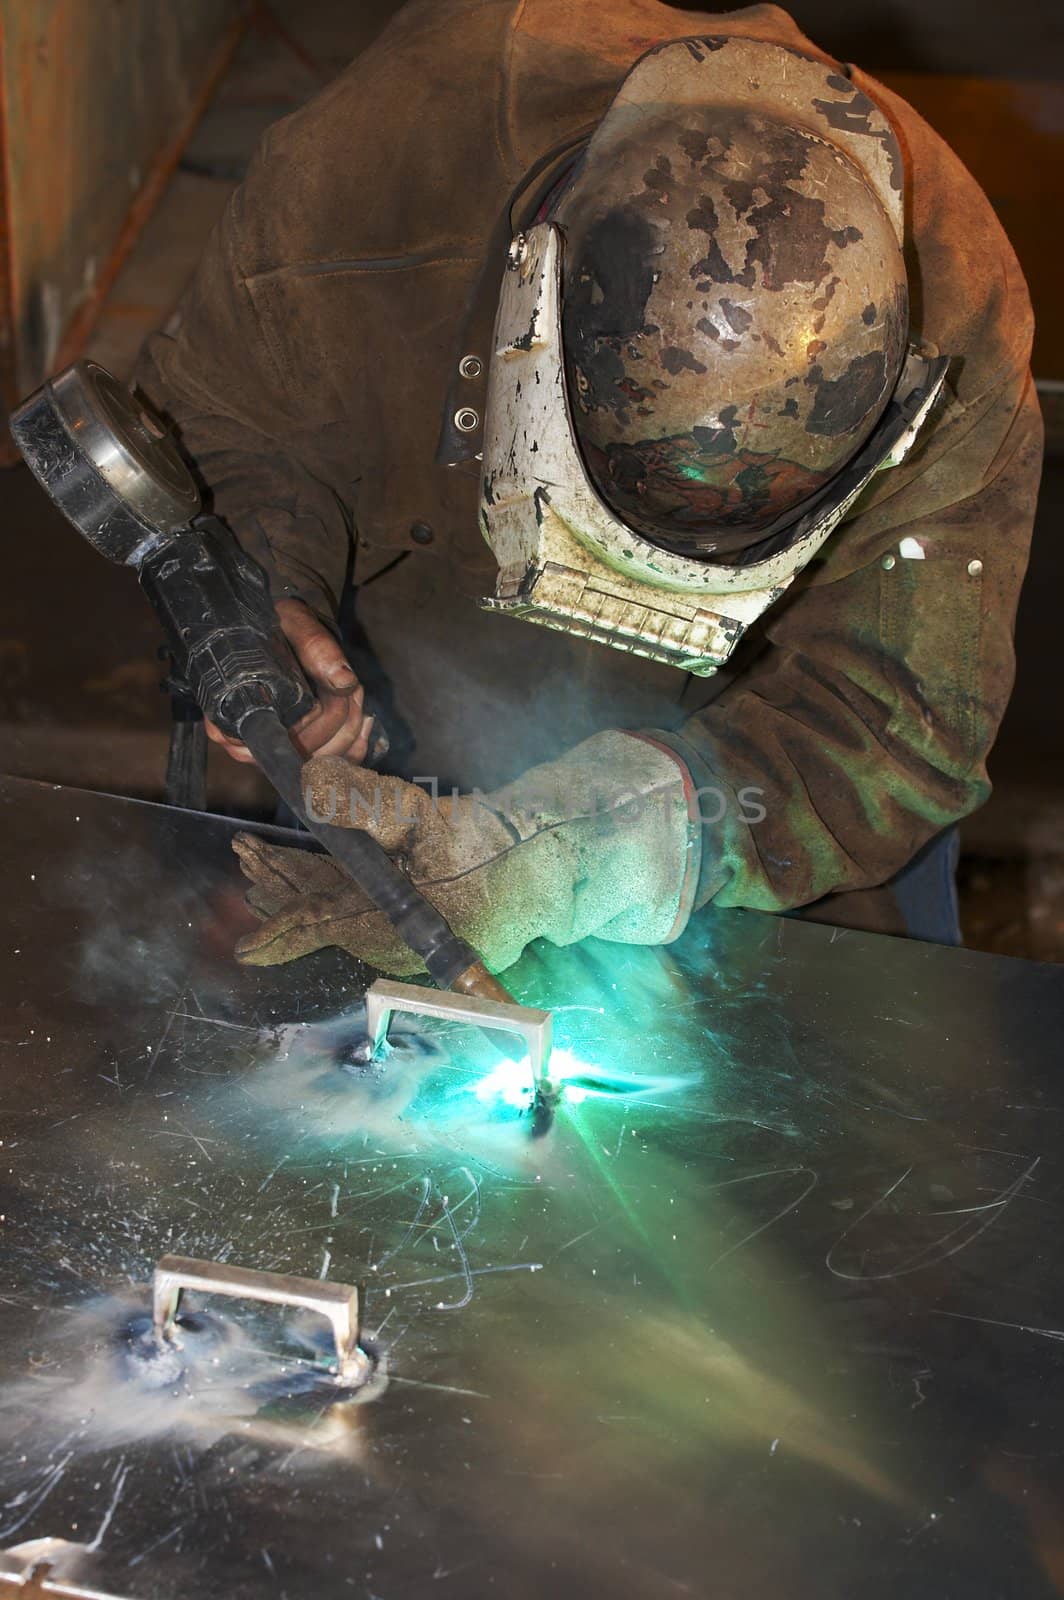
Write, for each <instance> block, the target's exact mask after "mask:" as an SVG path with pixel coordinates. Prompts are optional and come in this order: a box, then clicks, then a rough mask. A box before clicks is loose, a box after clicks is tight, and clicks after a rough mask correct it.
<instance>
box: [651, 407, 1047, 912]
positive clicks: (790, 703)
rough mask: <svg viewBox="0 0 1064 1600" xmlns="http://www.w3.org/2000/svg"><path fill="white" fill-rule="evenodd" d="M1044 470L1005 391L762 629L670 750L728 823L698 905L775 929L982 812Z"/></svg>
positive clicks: (1036, 436)
mask: <svg viewBox="0 0 1064 1600" xmlns="http://www.w3.org/2000/svg"><path fill="white" fill-rule="evenodd" d="M966 420H968V421H970V419H966ZM957 425H958V426H960V424H957ZM962 444H963V448H962ZM1040 459H1041V417H1040V415H1039V411H1038V405H1037V400H1036V398H1035V395H1034V390H1033V386H1032V385H1031V383H1030V380H1029V378H1027V377H1026V376H1024V377H1017V378H1016V379H1015V380H1014V381H1012V382H1011V383H1009V384H1008V385H1005V386H1004V387H1003V388H1002V389H1001V390H1000V391H999V392H998V394H997V395H996V396H994V397H992V398H991V402H990V403H989V404H987V405H986V407H985V408H984V409H983V411H982V414H981V416H980V418H979V420H978V421H977V422H974V423H972V424H971V425H970V426H966V427H965V431H964V437H963V441H960V440H958V442H957V446H956V450H955V451H953V452H951V451H947V452H946V453H945V454H944V455H943V456H942V457H941V458H940V460H939V463H938V466H937V471H933V472H931V473H929V474H928V476H927V481H925V480H924V479H921V478H919V477H917V478H915V479H913V480H912V481H910V483H909V484H908V485H907V486H906V487H905V488H904V489H902V490H901V491H900V492H899V493H898V494H897V495H896V496H895V497H894V500H893V507H894V511H895V517H894V522H893V527H887V526H885V525H884V522H885V519H884V517H883V514H882V507H880V510H879V518H878V520H879V523H880V529H879V531H880V544H879V549H880V553H878V554H877V556H876V558H875V559H874V560H872V561H870V562H868V563H867V564H866V565H864V566H862V567H860V568H858V569H857V570H849V569H848V568H847V567H846V566H845V564H841V565H843V570H844V576H842V577H840V578H839V579H838V581H835V582H832V581H830V580H829V578H828V573H829V572H830V569H831V556H830V554H829V556H828V559H827V561H826V562H825V563H824V571H823V572H822V573H820V574H819V575H817V578H816V581H814V580H813V579H812V578H810V577H809V575H807V580H806V581H805V582H802V583H800V584H799V585H798V586H796V589H797V592H794V593H792V595H791V596H790V597H789V598H788V600H786V601H785V602H784V603H783V605H782V606H781V608H780V610H779V612H778V613H777V614H776V615H775V616H772V615H771V614H770V617H771V620H770V622H769V625H768V627H767V629H766V634H767V645H766V648H765V649H764V650H763V651H762V653H761V654H760V655H759V656H758V657H757V659H756V660H755V662H754V663H753V664H752V665H751V666H750V667H749V668H748V670H747V671H745V672H744V673H743V674H741V676H740V677H739V678H738V679H737V680H736V681H735V683H734V684H732V685H731V686H730V687H729V688H728V689H726V690H725V691H724V693H723V694H722V695H721V696H720V698H719V699H718V700H717V701H715V702H714V704H713V705H712V706H710V707H709V708H708V709H707V710H705V711H703V712H701V713H699V714H698V715H696V716H695V717H693V718H692V719H691V720H690V721H689V722H687V723H686V724H685V725H684V727H683V729H682V731H681V734H680V735H679V736H672V737H668V736H666V738H667V742H668V743H670V744H671V745H672V746H673V748H675V749H676V750H677V751H678V753H679V754H681V756H683V757H684V759H686V760H687V762H688V764H689V766H690V767H691V769H692V772H693V773H694V775H695V778H696V781H697V783H698V784H699V786H701V787H704V788H706V789H707V791H708V793H709V794H710V795H711V796H712V799H711V801H707V803H706V805H705V806H704V812H705V814H706V815H707V816H710V817H713V818H716V817H717V815H718V812H720V811H721V810H723V813H724V814H723V816H722V817H721V818H720V820H719V821H713V822H712V823H707V825H706V826H705V829H704V837H703V847H702V875H701V882H700V886H699V893H698V903H699V904H704V903H705V902H706V901H708V900H712V901H714V902H715V903H716V904H718V905H724V906H749V907H754V908H760V909H764V910H769V911H779V910H785V909H788V908H791V907H795V906H800V905H805V904H808V903H809V902H811V901H813V900H817V899H819V898H820V897H821V896H822V895H825V894H828V893H831V892H833V891H836V890H849V889H860V888H868V887H871V886H873V885H876V884H880V883H883V882H885V881H886V880H887V879H888V878H890V877H891V876H893V874H894V873H895V872H897V871H899V870H900V869H901V868H902V867H903V866H905V865H906V863H907V862H908V861H909V860H910V859H911V857H912V856H913V854H914V853H915V852H916V850H918V849H919V848H920V846H921V845H922V844H924V843H925V842H926V841H927V840H928V839H930V838H931V837H932V836H933V835H934V834H935V833H936V832H938V831H939V830H940V829H941V828H943V827H945V826H946V825H947V824H949V823H951V822H954V821H956V820H958V819H959V818H961V817H963V816H965V815H966V814H967V813H968V812H970V811H972V810H974V809H975V807H976V806H978V805H979V804H981V803H982V801H983V800H984V799H985V798H986V796H987V794H988V793H989V788H990V786H989V782H988V779H987V776H986V757H987V754H988V752H989V750H990V747H991V745H992V743H993V740H994V737H995V735H996V733H997V728H998V724H999V723H1000V721H1001V717H1002V715H1003V713H1004V710H1005V706H1006V704H1007V701H1008V697H1009V693H1010V691H1011V687H1012V680H1013V666H1014V660H1013V646H1012V630H1013V624H1014V619H1015V613H1016V605H1017V600H1018V597H1019V591H1020V585H1021V583H1022V580H1023V575H1024V571H1025V569H1026V564H1027V553H1028V546H1029V541H1030V532H1031V524H1032V521H1033V515H1034V504H1035V498H1036V494H1037V485H1038V474H1039V465H1040ZM943 474H946V475H947V476H948V477H950V476H951V477H952V489H953V492H952V496H951V497H950V498H949V499H948V503H946V504H944V505H939V504H937V502H938V500H939V499H940V498H941V497H942V484H941V482H940V480H941V478H942V476H943ZM921 501H923V502H924V503H925V504H930V505H934V506H935V509H933V510H930V511H928V512H926V513H924V514H921ZM859 520H860V519H858V521H859ZM849 532H850V530H849V528H848V527H843V528H842V529H841V530H840V531H839V533H838V535H837V536H836V538H837V540H838V541H839V542H840V545H841V544H843V543H844V542H845V541H846V540H847V536H848V534H849ZM911 541H916V543H915V544H914V543H912V542H911ZM917 549H919V551H920V552H922V557H923V558H922V559H918V558H917ZM747 789H750V790H753V789H759V790H761V791H762V793H761V794H760V796H757V797H754V796H752V795H746V796H745V797H744V795H743V791H744V790H747ZM717 791H722V792H723V793H724V794H725V795H726V796H727V802H728V803H727V805H726V806H724V807H722V806H721V805H720V803H719V802H718V800H717V798H716V792H717ZM758 805H760V806H761V807H763V808H764V813H765V815H764V818H763V820H761V821H753V822H751V821H747V820H746V818H747V817H749V816H751V815H755V814H756V808H757V806H758Z"/></svg>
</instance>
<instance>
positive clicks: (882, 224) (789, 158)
mask: <svg viewBox="0 0 1064 1600" xmlns="http://www.w3.org/2000/svg"><path fill="white" fill-rule="evenodd" d="M903 235H904V224H903V199H902V162H901V154H900V151H899V148H898V144H897V140H896V137H895V134H894V131H893V128H892V126H891V124H890V122H889V119H888V118H887V116H886V114H885V113H884V112H883V111H881V110H880V108H879V107H877V106H876V105H874V104H873V103H872V101H870V100H869V99H868V98H867V97H866V96H865V95H864V94H862V93H861V92H859V91H858V90H857V89H856V88H855V87H854V85H853V84H852V83H851V82H850V80H849V79H848V78H845V77H843V76H841V75H840V74H839V72H838V71H837V69H834V68H832V67H830V66H827V65H825V64H824V63H822V62H817V61H814V60H811V59H810V58H809V57H806V56H803V55H800V54H799V53H797V52H795V51H793V50H790V49H788V48H786V47H783V46H779V45H773V44H766V43H764V42H761V41H755V40H749V39H740V38H729V39H707V38H697V39H681V40H677V41H673V42H672V43H669V44H667V45H662V46H658V47H657V48H656V49H654V50H652V51H651V52H650V53H649V54H648V55H646V56H644V57H643V58H642V60H641V61H639V62H638V63H637V64H636V66H635V67H634V68H633V69H632V71H631V72H630V73H629V75H628V77H627V78H626V80H625V82H624V84H623V85H622V87H621V90H620V92H619V94H618V95H617V97H616V99H615V101H614V102H613V104H612V106H611V107H610V109H609V111H608V112H607V115H606V116H605V118H604V119H603V121H602V122H601V124H600V125H599V127H598V128H597V130H596V131H595V133H594V134H593V136H592V138H591V140H590V143H589V144H588V146H587V148H586V150H585V152H584V154H583V156H582V158H581V159H580V161H579V162H578V164H577V166H576V168H575V170H574V171H573V173H572V175H571V176H570V178H569V180H568V182H567V184H566V186H565V187H564V189H563V192H562V193H561V194H560V195H559V196H556V197H555V198H554V199H553V202H552V204H551V206H550V208H549V210H548V212H547V215H546V216H545V217H544V218H543V219H542V220H540V221H539V222H538V224H537V225H536V226H534V227H532V228H531V229H529V230H527V231H526V233H525V234H523V235H522V236H521V237H520V238H518V239H517V240H515V243H514V247H513V250H512V253H511V263H510V265H511V269H512V270H511V272H510V273H509V274H508V279H509V281H508V282H507V283H505V284H504V287H503V294H502V299H501V303H500V310H499V317H498V321H497V324H496V335H495V351H494V355H493V362H492V372H491V379H490V386H489V399H488V416H487V427H486V434H485V444H484V452H485V453H484V492H483V506H482V524H483V527H484V532H485V535H486V537H487V538H488V542H489V543H490V544H491V545H492V547H493V549H494V550H495V552H496V555H497V557H498V559H499V563H500V575H499V583H498V587H497V591H496V594H495V596H494V597H492V600H491V601H490V602H489V603H490V604H492V605H495V606H497V607H500V608H502V609H506V610H510V611H515V612H517V613H519V614H521V615H525V616H528V617H530V618H531V619H532V620H534V621H539V622H545V623H547V624H548V625H550V626H553V627H562V628H565V629H567V631H573V632H583V633H586V634H588V635H589V636H590V637H594V638H598V639H601V640H602V641H603V642H606V643H609V644H613V645H615V646H618V647H620V648H623V649H629V650H634V651H636V652H639V653H642V654H645V655H650V656H653V657H655V658H656V659H660V660H670V661H674V662H675V663H676V664H677V665H681V666H684V667H686V668H687V670H689V671H694V672H701V673H709V672H712V671H713V670H715V668H716V666H718V665H719V664H720V663H721V661H723V660H724V659H726V657H727V655H728V654H729V653H730V651H731V650H732V649H733V648H734V645H735V643H736V641H737V639H738V638H739V637H740V636H741V634H742V632H743V631H744V629H745V628H746V627H747V626H748V625H749V623H750V622H751V621H752V620H753V619H754V617H756V616H758V615H760V613H761V612H763V611H764V610H765V608H766V607H767V606H768V605H769V604H771V603H772V601H773V600H774V599H776V598H777V597H778V595H779V594H781V593H782V591H783V589H784V588H785V587H786V586H787V584H788V583H789V582H790V581H791V580H792V579H793V578H794V577H795V575H796V574H797V573H798V572H799V571H800V570H801V569H802V567H803V566H804V565H805V564H806V563H807V562H808V560H809V559H810V557H811V556H812V555H813V554H814V553H815V551H816V550H817V549H818V548H819V547H820V545H821V544H822V543H823V542H824V540H825V539H826V538H827V536H828V534H829V533H830V532H831V531H832V529H833V528H834V527H835V526H836V525H837V524H838V523H839V522H840V521H841V520H842V518H843V517H844V516H845V515H846V513H847V511H848V510H849V509H850V507H851V506H852V504H853V502H854V501H855V499H856V498H857V496H858V494H860V492H861V491H862V490H863V489H864V487H865V486H866V485H867V484H868V482H869V481H870V479H871V477H872V476H873V475H874V473H875V472H877V471H879V470H880V469H882V468H884V467H887V466H891V465H894V464H896V462H897V461H898V460H900V459H901V457H902V455H903V454H904V453H905V451H906V449H907V448H908V446H909V445H910V444H911V442H912V439H913V438H914V437H915V433H916V429H917V427H918V426H919V425H920V424H921V423H922V421H923V419H924V418H925V417H926V415H927V413H928V411H929V409H930V406H931V403H932V401H933V399H934V397H935V395H936V394H937V392H938V390H939V388H940V386H941V383H942V379H943V375H944V370H945V365H946V363H945V362H944V361H943V360H942V359H940V358H939V357H938V353H937V352H935V351H928V350H924V349H921V350H917V349H915V348H913V347H911V346H910V344H909V313H908V294H907V286H906V274H905V266H904V260H903V254H902V243H903ZM655 591H656V593H655ZM725 597H726V598H725Z"/></svg>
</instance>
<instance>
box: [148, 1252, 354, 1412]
mask: <svg viewBox="0 0 1064 1600" xmlns="http://www.w3.org/2000/svg"><path fill="white" fill-rule="evenodd" d="M186 1289H196V1290H199V1292H200V1293H201V1294H223V1295H229V1296H233V1297H237V1298H240V1299H243V1300H262V1301H266V1302H268V1303H272V1304H273V1305H282V1306H300V1307H302V1308H303V1309H304V1310H306V1311H316V1312H317V1313H318V1314H319V1315H320V1316H323V1317H325V1318H326V1320H327V1321H328V1323H329V1325H330V1326H331V1328H332V1331H333V1338H334V1340H335V1342H336V1359H337V1376H338V1377H339V1378H342V1379H344V1380H345V1381H347V1380H350V1379H353V1378H357V1377H360V1376H362V1375H363V1373H364V1372H365V1370H366V1368H367V1366H368V1365H369V1360H368V1357H367V1356H366V1355H365V1354H364V1353H363V1352H362V1351H361V1350H360V1349H359V1345H358V1334H359V1311H358V1290H357V1289H356V1288H354V1287H353V1286H352V1285H351V1284H349V1283H329V1282H328V1281H326V1280H324V1279H317V1278H293V1277H290V1276H289V1275H288V1274H287V1273H283V1272H256V1271H253V1270H251V1269H250V1268H248V1267H231V1266H228V1265H223V1264H222V1263H221V1262H218V1261H196V1260H193V1259H192V1257H190V1256H163V1258H162V1260H161V1261H160V1262H159V1264H158V1266H157V1267H156V1268H155V1278H154V1283H153V1289H152V1321H153V1322H154V1324H155V1334H156V1337H157V1338H159V1339H170V1338H172V1337H173V1329H174V1322H175V1320H176V1318H177V1313H178V1311H179V1309H180V1306H181V1297H182V1295H183V1294H184V1293H185V1290H186Z"/></svg>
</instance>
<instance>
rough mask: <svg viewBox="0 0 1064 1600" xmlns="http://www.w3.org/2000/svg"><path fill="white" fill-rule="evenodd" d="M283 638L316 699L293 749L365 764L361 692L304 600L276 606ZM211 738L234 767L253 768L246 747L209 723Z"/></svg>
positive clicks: (366, 725) (366, 722)
mask: <svg viewBox="0 0 1064 1600" xmlns="http://www.w3.org/2000/svg"><path fill="white" fill-rule="evenodd" d="M277 616H278V619H279V620H280V624H281V632H282V633H283V634H284V636H285V638H286V639H287V640H288V642H289V644H290V645H291V646H292V649H293V651H294V652H295V656H296V659H297V661H298V662H299V664H300V666H301V667H302V668H303V671H304V672H305V673H306V675H307V678H308V679H309V681H310V686H311V688H312V689H313V690H314V692H315V694H316V695H317V697H318V703H317V705H316V706H315V707H314V709H313V711H308V713H307V715H306V716H305V717H304V718H303V719H302V721H301V722H297V723H296V725H295V727H294V728H290V729H289V734H290V736H291V739H292V743H293V744H294V745H295V747H296V749H297V750H298V751H299V753H300V755H301V756H303V757H304V758H306V757H308V756H313V755H319V756H346V758H347V760H348V761H356V762H357V761H364V760H365V758H366V751H367V749H368V748H369V741H370V736H371V734H372V731H373V718H372V717H367V716H366V715H365V714H364V711H363V707H362V698H363V689H362V685H361V684H360V683H359V681H358V679H357V678H356V677H355V674H354V673H353V672H352V671H351V668H350V666H349V665H348V662H347V658H346V656H345V655H344V653H343V651H342V650H341V649H340V646H339V645H338V644H337V642H336V640H335V638H334V637H333V635H332V634H331V633H330V632H329V630H328V628H326V627H325V626H324V624H323V623H321V622H319V621H318V619H317V617H316V616H315V615H314V613H313V611H311V609H310V607H309V606H306V605H304V604H303V602H302V600H278V602H277ZM206 722H207V737H208V739H213V740H214V743H215V744H220V745H221V747H222V749H223V750H224V751H225V752H226V754H227V755H230V756H232V758H233V760H234V761H241V762H243V763H245V764H246V765H252V764H254V760H255V757H254V756H253V755H252V754H251V751H250V750H249V749H248V747H247V745H246V744H241V742H240V740H239V739H230V738H229V737H228V735H227V734H224V733H222V731H221V729H220V728H217V727H215V725H214V723H213V722H211V720H210V719H209V718H207V719H206Z"/></svg>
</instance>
